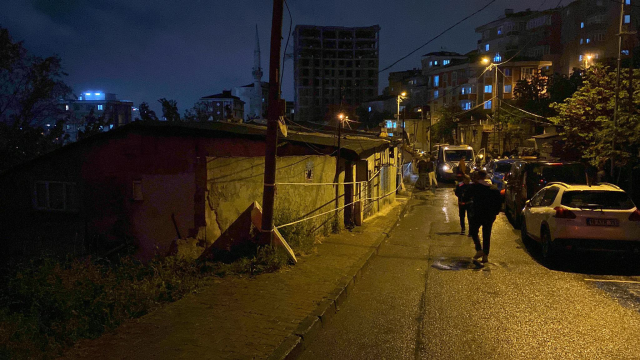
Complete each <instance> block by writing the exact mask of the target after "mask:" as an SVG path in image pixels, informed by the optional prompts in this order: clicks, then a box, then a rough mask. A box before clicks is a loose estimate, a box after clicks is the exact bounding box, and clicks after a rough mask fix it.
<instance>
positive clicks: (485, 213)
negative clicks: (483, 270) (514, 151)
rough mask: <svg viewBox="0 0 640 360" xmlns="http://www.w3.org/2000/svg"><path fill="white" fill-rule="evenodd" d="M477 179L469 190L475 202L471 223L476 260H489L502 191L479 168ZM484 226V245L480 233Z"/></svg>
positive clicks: (469, 195) (469, 194) (470, 197)
mask: <svg viewBox="0 0 640 360" xmlns="http://www.w3.org/2000/svg"><path fill="white" fill-rule="evenodd" d="M475 179H476V180H475V181H474V182H473V183H472V184H471V185H469V189H468V190H467V193H468V197H469V199H470V200H471V201H472V202H473V204H472V205H471V206H472V207H473V209H472V210H471V211H472V215H473V221H472V222H471V223H470V224H469V228H470V233H471V238H473V243H474V244H475V246H476V254H475V255H474V256H473V259H474V260H477V259H479V258H482V262H483V263H486V262H488V261H489V249H490V246H491V228H492V227H493V222H494V221H495V220H496V216H497V215H498V214H499V213H500V207H501V205H502V202H501V201H500V192H499V191H498V189H497V188H496V187H495V186H492V185H491V182H490V181H487V173H486V171H484V170H479V171H477V173H476V178H475ZM481 227H482V245H481V244H480V237H479V236H478V233H479V231H480V228H481Z"/></svg>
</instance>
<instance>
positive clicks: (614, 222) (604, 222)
mask: <svg viewBox="0 0 640 360" xmlns="http://www.w3.org/2000/svg"><path fill="white" fill-rule="evenodd" d="M587 225H589V226H619V225H620V223H619V222H618V219H587Z"/></svg>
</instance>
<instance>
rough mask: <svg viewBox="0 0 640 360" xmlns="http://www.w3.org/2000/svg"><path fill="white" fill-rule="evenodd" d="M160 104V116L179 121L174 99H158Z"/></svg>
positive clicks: (176, 104) (167, 119)
mask: <svg viewBox="0 0 640 360" xmlns="http://www.w3.org/2000/svg"><path fill="white" fill-rule="evenodd" d="M158 102H159V103H160V104H161V105H162V117H163V118H164V120H166V121H180V112H179V111H178V103H177V102H176V101H175V100H167V99H165V98H162V99H159V100H158Z"/></svg>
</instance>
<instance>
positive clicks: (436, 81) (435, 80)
mask: <svg viewBox="0 0 640 360" xmlns="http://www.w3.org/2000/svg"><path fill="white" fill-rule="evenodd" d="M438 86H440V76H439V75H436V76H434V77H433V87H438Z"/></svg>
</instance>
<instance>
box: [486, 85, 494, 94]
mask: <svg viewBox="0 0 640 360" xmlns="http://www.w3.org/2000/svg"><path fill="white" fill-rule="evenodd" d="M484 93H485V94H491V93H493V85H485V86H484Z"/></svg>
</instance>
